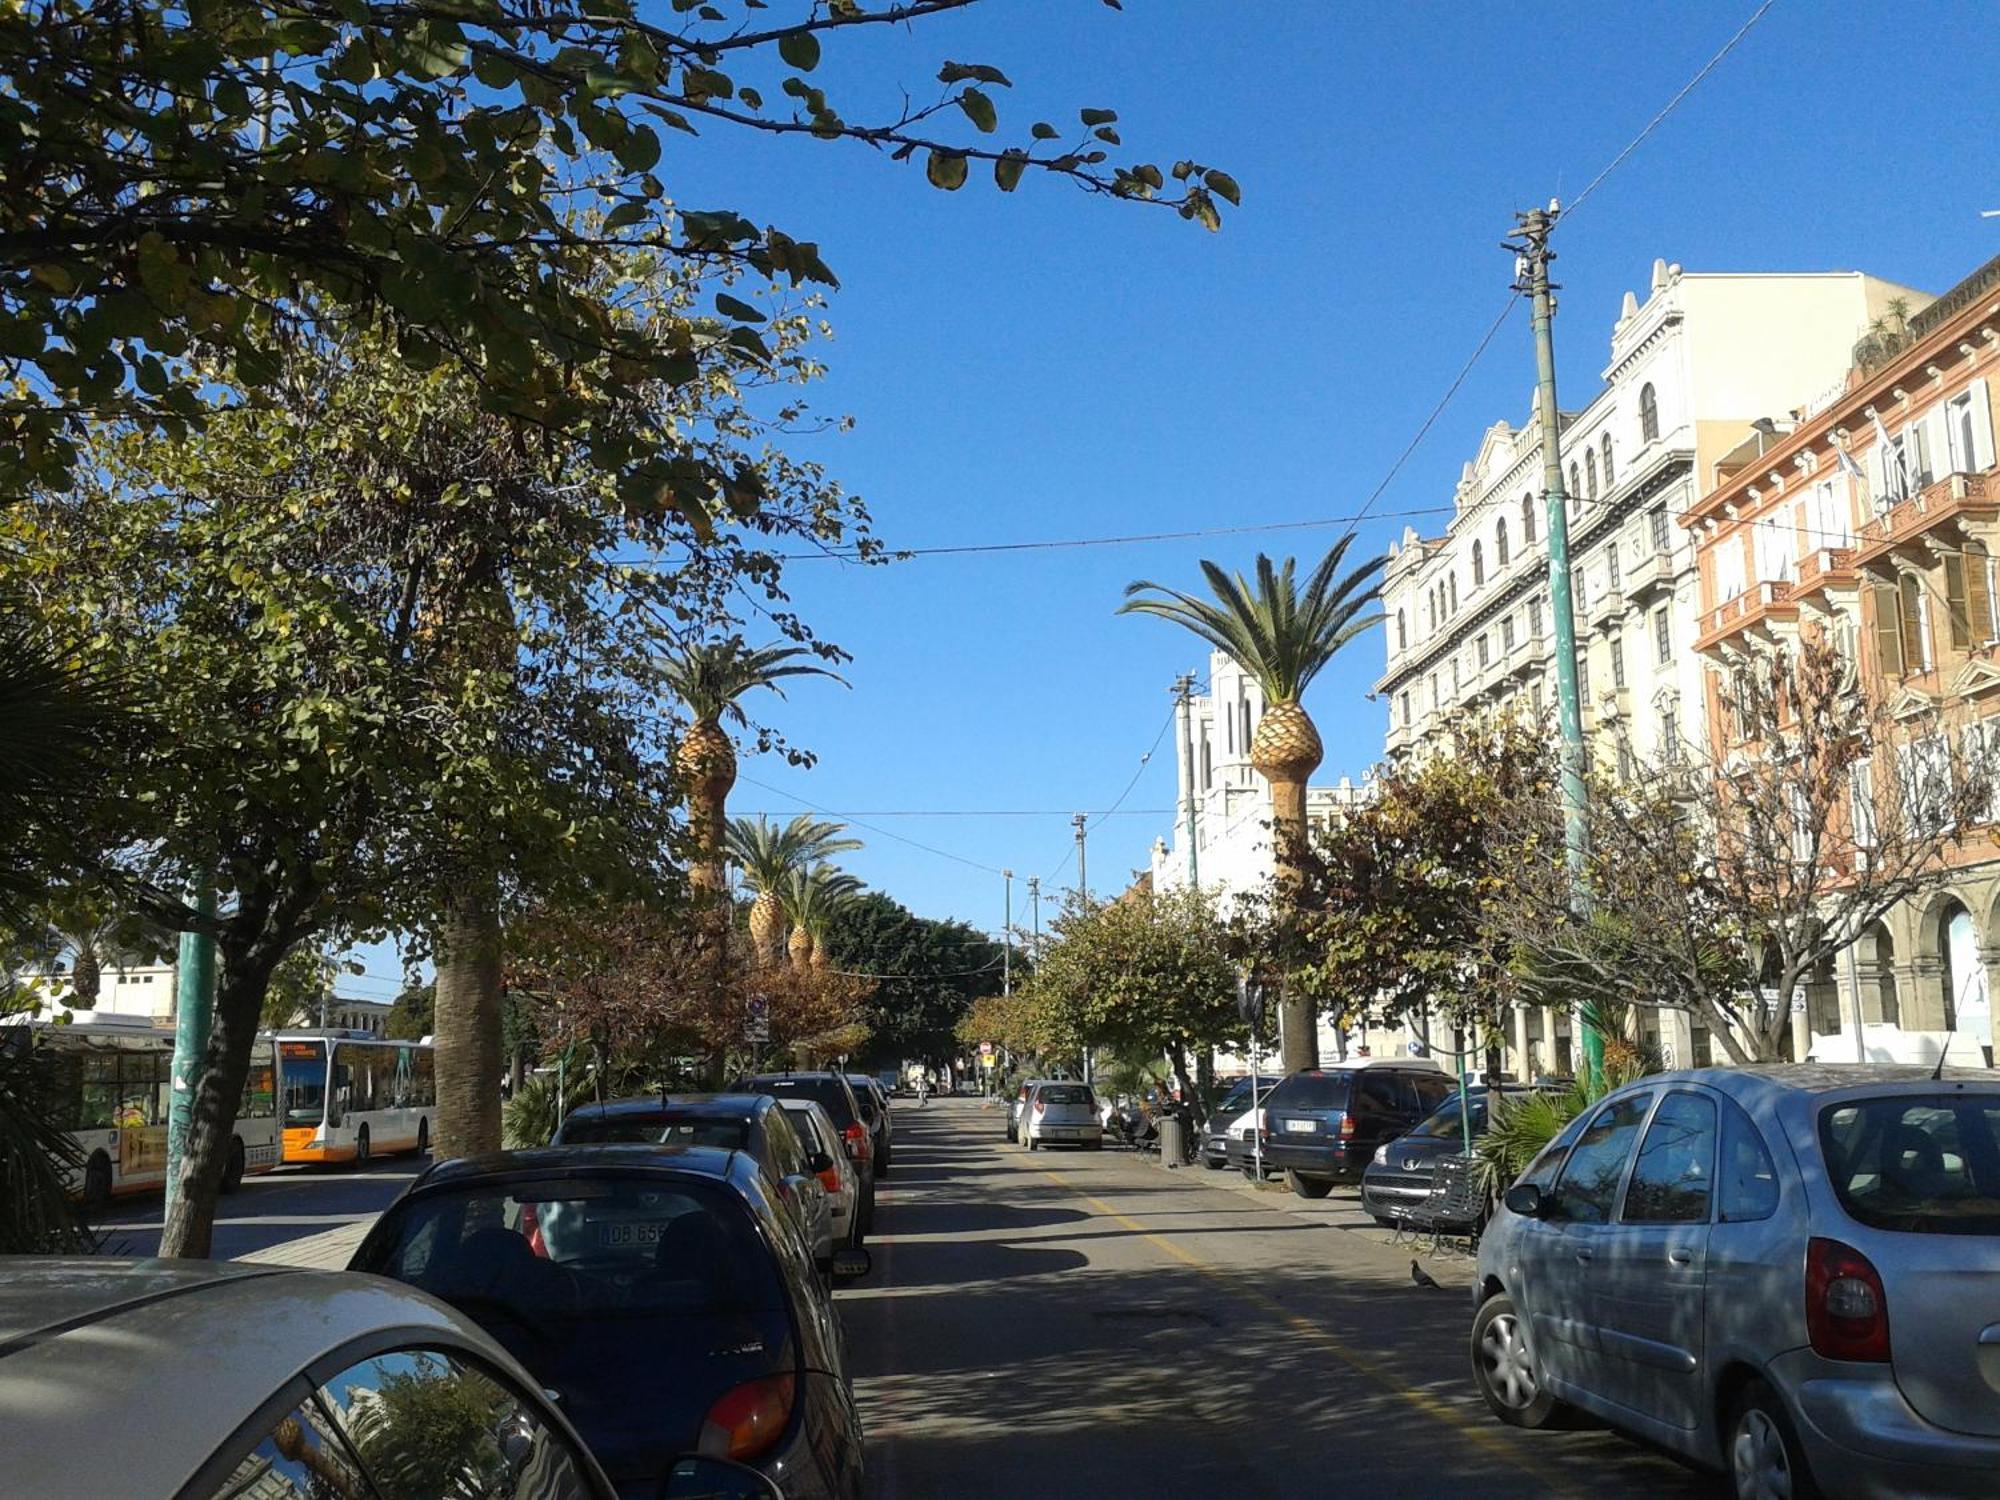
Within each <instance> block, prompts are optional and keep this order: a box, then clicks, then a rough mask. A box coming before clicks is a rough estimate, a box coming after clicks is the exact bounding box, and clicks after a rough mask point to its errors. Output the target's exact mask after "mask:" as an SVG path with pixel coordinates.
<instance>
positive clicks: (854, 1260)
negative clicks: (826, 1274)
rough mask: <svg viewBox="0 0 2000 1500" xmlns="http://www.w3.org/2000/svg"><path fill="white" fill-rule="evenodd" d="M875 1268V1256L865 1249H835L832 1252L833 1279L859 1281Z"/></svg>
mask: <svg viewBox="0 0 2000 1500" xmlns="http://www.w3.org/2000/svg"><path fill="white" fill-rule="evenodd" d="M874 1269H875V1257H874V1256H872V1255H870V1254H869V1253H868V1252H867V1251H866V1250H862V1249H859V1248H857V1249H853V1250H836V1251H834V1252H833V1279H834V1280H835V1281H859V1280H860V1279H861V1278H862V1277H864V1276H866V1275H867V1274H868V1273H869V1272H870V1271H872V1270H874Z"/></svg>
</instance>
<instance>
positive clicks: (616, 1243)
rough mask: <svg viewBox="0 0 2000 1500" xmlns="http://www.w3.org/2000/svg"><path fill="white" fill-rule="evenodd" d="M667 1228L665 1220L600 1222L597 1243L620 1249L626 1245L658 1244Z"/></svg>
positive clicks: (611, 1248) (607, 1247)
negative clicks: (622, 1222) (620, 1222)
mask: <svg viewBox="0 0 2000 1500" xmlns="http://www.w3.org/2000/svg"><path fill="white" fill-rule="evenodd" d="M666 1228H667V1221H665V1220H654V1221H651V1222H645V1221H641V1222H637V1223H626V1224H600V1225H598V1227H597V1243H598V1244H600V1245H602V1246H603V1247H604V1248H605V1249H607V1250H616V1249H620V1248H622V1247H624V1246H626V1245H657V1244H659V1242H660V1236H661V1235H662V1234H664V1233H665V1232H666Z"/></svg>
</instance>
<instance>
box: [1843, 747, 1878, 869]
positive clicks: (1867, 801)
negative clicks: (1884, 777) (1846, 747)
mask: <svg viewBox="0 0 2000 1500" xmlns="http://www.w3.org/2000/svg"><path fill="white" fill-rule="evenodd" d="M1847 796H1848V802H1849V815H1850V822H1851V825H1852V828H1853V832H1854V847H1855V848H1857V849H1873V848H1874V847H1875V768H1874V767H1873V766H1871V765H1869V763H1868V762H1867V761H1865V760H1858V761H1856V762H1855V763H1854V764H1853V765H1852V766H1850V767H1848V770H1847Z"/></svg>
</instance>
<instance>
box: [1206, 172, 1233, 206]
mask: <svg viewBox="0 0 2000 1500" xmlns="http://www.w3.org/2000/svg"><path fill="white" fill-rule="evenodd" d="M1201 180H1202V181H1203V182H1205V183H1207V184H1208V190H1209V191H1210V192H1212V193H1214V194H1215V196H1216V197H1218V198H1226V199H1228V200H1229V202H1230V203H1231V204H1233V205H1235V206H1236V207H1237V208H1241V207H1242V206H1243V190H1242V189H1241V188H1239V187H1237V185H1236V179H1235V178H1234V177H1231V176H1230V175H1229V174H1228V173H1227V172H1210V173H1208V174H1207V175H1206V176H1204V177H1203V178H1202V179H1201Z"/></svg>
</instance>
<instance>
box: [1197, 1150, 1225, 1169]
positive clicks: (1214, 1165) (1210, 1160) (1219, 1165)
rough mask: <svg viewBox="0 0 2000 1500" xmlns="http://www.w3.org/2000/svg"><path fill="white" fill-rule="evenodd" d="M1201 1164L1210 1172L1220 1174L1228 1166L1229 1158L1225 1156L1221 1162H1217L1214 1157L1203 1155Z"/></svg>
mask: <svg viewBox="0 0 2000 1500" xmlns="http://www.w3.org/2000/svg"><path fill="white" fill-rule="evenodd" d="M1201 1164H1202V1165H1203V1166H1204V1167H1207V1168H1208V1170H1209V1171H1211V1172H1220V1171H1222V1170H1223V1169H1224V1168H1225V1167H1227V1166H1228V1165H1229V1158H1228V1157H1226V1156H1225V1157H1224V1158H1223V1159H1222V1160H1221V1161H1217V1160H1216V1159H1215V1158H1214V1157H1212V1156H1209V1155H1207V1154H1206V1153H1204V1154H1203V1155H1202V1158H1201Z"/></svg>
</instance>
